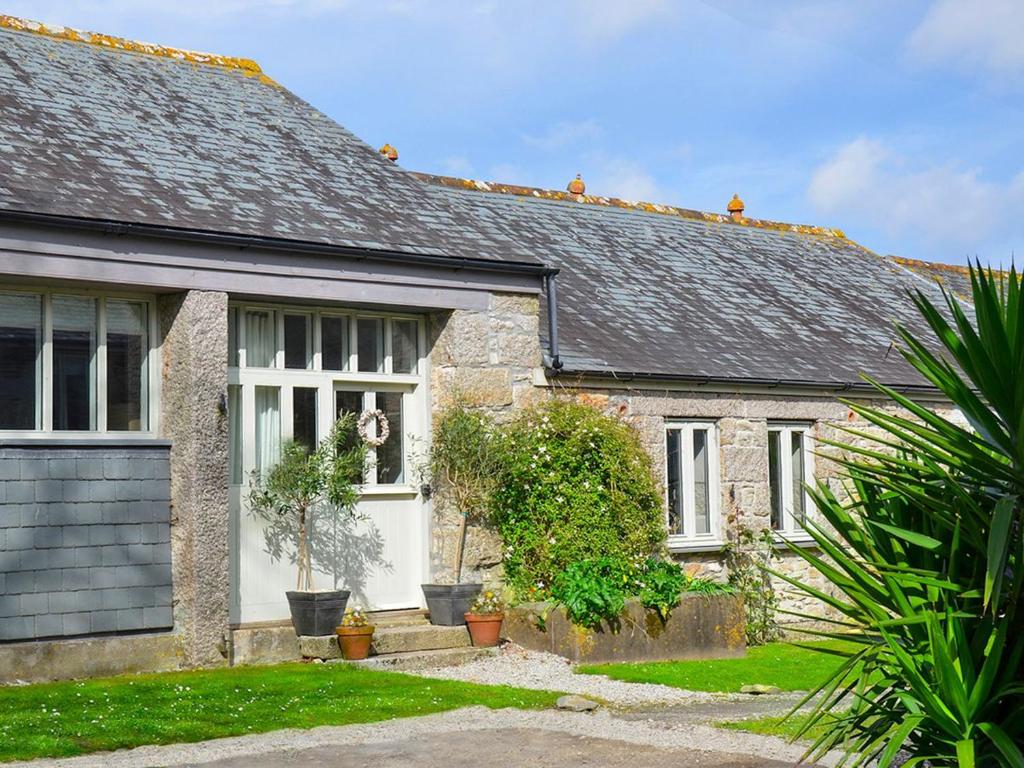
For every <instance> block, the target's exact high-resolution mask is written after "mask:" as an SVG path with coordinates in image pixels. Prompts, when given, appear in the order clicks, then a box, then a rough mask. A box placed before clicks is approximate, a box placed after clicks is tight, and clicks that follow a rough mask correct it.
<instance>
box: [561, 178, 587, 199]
mask: <svg viewBox="0 0 1024 768" xmlns="http://www.w3.org/2000/svg"><path fill="white" fill-rule="evenodd" d="M566 190H567V191H568V192H569V193H570V194H573V195H582V194H583V193H584V192H586V191H587V185H586V184H584V183H583V178H582V177H581V176H580V175H579V174H578V173H577V174H576V178H575V179H573V180H572V181H570V182H569V186H567V187H566Z"/></svg>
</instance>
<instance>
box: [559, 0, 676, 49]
mask: <svg viewBox="0 0 1024 768" xmlns="http://www.w3.org/2000/svg"><path fill="white" fill-rule="evenodd" d="M676 5H678V4H676ZM569 9H570V14H571V16H572V17H573V20H574V23H575V25H576V27H577V29H578V30H579V32H580V33H581V34H582V36H583V37H584V39H586V40H589V41H593V42H611V41H614V40H617V39H619V38H621V37H623V36H625V35H627V34H628V33H630V32H632V31H634V30H635V29H637V28H639V27H642V26H645V25H647V24H649V23H651V22H653V21H655V20H656V19H658V18H663V17H665V16H667V15H668V14H669V13H670V12H671V11H672V10H673V3H671V2H669V0H574V1H573V2H572V3H570V4H569Z"/></svg>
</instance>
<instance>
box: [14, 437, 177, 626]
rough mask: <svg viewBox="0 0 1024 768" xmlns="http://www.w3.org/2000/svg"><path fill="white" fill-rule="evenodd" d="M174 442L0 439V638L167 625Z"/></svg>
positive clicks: (170, 623) (168, 617) (169, 606)
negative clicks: (18, 443) (16, 443)
mask: <svg viewBox="0 0 1024 768" xmlns="http://www.w3.org/2000/svg"><path fill="white" fill-rule="evenodd" d="M170 508H171V502H170V448H169V447H167V446H158V447H148V446H146V447H136V446H132V447H124V446H120V447H117V446H112V447H103V446H99V447H66V446H55V445H40V446H39V447H31V448H26V447H3V446H0V641H5V640H28V639H36V638H44V637H60V636H69V635H89V634H97V633H103V632H122V631H131V630H143V629H145V630H155V629H167V628H170V627H171V626H172V623H173V622H172V618H171V543H170V542H171V528H170Z"/></svg>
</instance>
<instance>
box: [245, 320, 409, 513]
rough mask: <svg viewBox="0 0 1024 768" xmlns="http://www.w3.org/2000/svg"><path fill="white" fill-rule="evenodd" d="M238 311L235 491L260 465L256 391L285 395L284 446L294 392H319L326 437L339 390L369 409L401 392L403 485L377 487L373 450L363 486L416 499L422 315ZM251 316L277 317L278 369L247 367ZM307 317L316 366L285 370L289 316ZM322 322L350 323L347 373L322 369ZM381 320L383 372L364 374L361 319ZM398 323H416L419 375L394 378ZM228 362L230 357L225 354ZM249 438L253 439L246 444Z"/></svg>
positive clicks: (282, 408) (319, 426)
mask: <svg viewBox="0 0 1024 768" xmlns="http://www.w3.org/2000/svg"><path fill="white" fill-rule="evenodd" d="M229 306H230V307H231V308H235V316H236V318H237V321H236V328H235V334H234V335H235V343H236V345H237V349H238V357H237V359H238V366H230V365H229V367H228V384H229V385H237V386H240V387H241V392H240V401H241V421H240V424H241V428H242V478H241V479H242V484H241V485H237V484H236V485H235V486H233V487H235V488H244V487H245V486H246V485H247V484H248V482H249V474H250V472H251V470H252V467H253V464H254V461H255V448H254V446H253V442H252V436H251V435H250V431H251V430H250V429H249V425H251V424H254V423H255V394H254V393H255V387H258V386H265V387H276V388H278V389H279V390H280V393H281V394H280V398H281V399H280V418H281V441H282V443H283V442H285V441H287V440H289V439H291V438H292V437H293V436H294V435H293V429H294V425H293V410H292V409H293V402H292V394H291V392H292V390H293V389H294V388H296V387H306V388H311V389H316V390H317V391H318V395H317V433H318V435H320V436H321V438H322V436H323V435H325V434H327V430H329V429H330V427H331V425H332V424H333V415H334V403H335V392H336V391H337V390H339V389H349V390H353V389H356V390H361V391H363V392H365V393H366V399H365V401H364V406H365V407H368V408H373V407H375V402H376V401H375V395H374V393H375V392H384V391H400V392H401V393H402V420H403V424H402V432H403V442H404V445H403V448H404V451H403V456H402V464H403V482H401V483H393V484H392V483H387V484H385V483H378V482H377V473H376V460H375V456H376V452H375V450H374V449H371V450H370V457H369V460H368V465H367V469H366V473H365V483H363V484H362V485H361V486H360V493H361V494H362V495H364V496H366V495H374V494H382V495H394V494H396V493H400V494H415V493H417V492H418V489H417V488H416V486H415V485H414V484H413V480H412V477H411V474H412V467H411V466H410V455H411V454H410V452H411V450H412V448H413V446H412V445H410V444H408V443H407V442H405V436H406V435H408V434H409V433H413V434H417V433H419V434H425V431H424V425H425V423H426V422H425V421H424V420H425V419H426V418H427V416H426V414H425V413H423V411H425V410H426V401H425V398H426V386H427V367H428V358H427V352H426V327H425V326H426V323H425V319H424V317H423V316H422V315H415V314H403V313H397V312H372V311H366V310H361V309H360V310H355V309H352V310H349V309H345V308H337V307H331V308H329V307H323V308H319V307H314V306H308V305H298V304H271V303H266V302H243V301H238V302H235V301H232V302H230V305H229ZM250 310H264V311H272V312H274V313H275V318H276V329H277V333H276V338H277V355H276V362H277V367H275V368H250V367H247V365H246V338H245V326H246V323H245V313H246V312H247V311H250ZM285 314H304V315H309V316H311V318H312V320H311V322H312V342H313V350H312V352H313V354H312V366H311V367H310V368H307V369H300V368H285V367H284V315H285ZM322 317H347V318H348V339H347V342H348V343H347V347H348V369H347V370H344V371H336V370H325V369H324V368H323V355H322V351H323V350H322V334H321V327H320V319H321V318H322ZM360 318H373V319H378V318H379V319H381V320H382V321H383V322H382V323H381V332H382V334H383V339H382V340H381V343H382V350H383V355H384V359H383V369H384V370H383V371H379V372H378V371H359V359H358V335H357V334H358V322H357V321H358V319H360ZM393 320H411V321H413V322H414V323H415V324H416V328H417V348H418V353H417V354H418V358H417V366H416V371H417V372H416V373H414V374H397V373H391V370H392V365H391V323H392V321H393ZM226 352H227V357H228V360H229V361H230V360H231V351H230V350H226ZM247 436H248V439H247Z"/></svg>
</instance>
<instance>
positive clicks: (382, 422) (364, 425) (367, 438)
mask: <svg viewBox="0 0 1024 768" xmlns="http://www.w3.org/2000/svg"><path fill="white" fill-rule="evenodd" d="M371 420H376V422H377V434H376V436H373V435H371V434H370V421H371ZM356 429H357V430H358V432H359V437H361V438H362V440H363V442H364V443H366V444H367V445H371V446H373V447H374V448H379V447H380V446H382V445H384V443H385V442H386V441H387V439H388V435H390V434H391V425H390V424H389V423H388V417H387V416H385V415H384V411H382V410H381V409H380V408H375V409H371V408H367V409H366V410H365V411H363V412H362V413H361V414H359V421H358V422H357V424H356Z"/></svg>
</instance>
